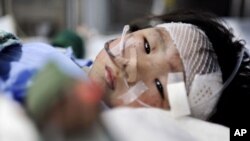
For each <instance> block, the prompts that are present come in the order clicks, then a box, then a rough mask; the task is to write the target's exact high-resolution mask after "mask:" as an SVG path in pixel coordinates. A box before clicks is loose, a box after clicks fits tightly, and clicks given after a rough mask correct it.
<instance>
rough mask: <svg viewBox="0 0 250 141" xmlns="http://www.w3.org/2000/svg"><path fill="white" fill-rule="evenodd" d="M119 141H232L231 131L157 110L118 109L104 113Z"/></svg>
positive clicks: (103, 115)
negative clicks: (174, 116)
mask: <svg viewBox="0 0 250 141" xmlns="http://www.w3.org/2000/svg"><path fill="white" fill-rule="evenodd" d="M102 120H103V122H104V124H105V125H106V127H107V129H108V130H109V132H110V133H111V134H112V136H113V137H114V138H115V140H117V141H166V140H169V141H183V140H185V141H196V140H197V141H229V128H227V127H224V126H221V125H217V124H212V123H209V122H205V121H201V120H198V119H194V118H192V117H182V118H179V119H174V118H172V117H171V114H170V112H168V111H165V110H161V109H155V108H137V109H132V108H117V109H113V110H109V111H105V112H103V113H102Z"/></svg>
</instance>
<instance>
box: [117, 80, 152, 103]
mask: <svg viewBox="0 0 250 141" xmlns="http://www.w3.org/2000/svg"><path fill="white" fill-rule="evenodd" d="M147 89H148V87H147V86H146V85H145V84H144V83H143V81H138V82H137V83H136V84H135V85H134V86H132V87H131V88H129V90H128V91H127V92H126V93H125V94H123V95H121V96H120V97H118V98H119V99H122V100H123V102H124V104H129V103H131V102H133V101H135V100H136V99H137V98H138V97H140V96H141V95H142V94H143V93H144V92H145V91H146V90H147Z"/></svg>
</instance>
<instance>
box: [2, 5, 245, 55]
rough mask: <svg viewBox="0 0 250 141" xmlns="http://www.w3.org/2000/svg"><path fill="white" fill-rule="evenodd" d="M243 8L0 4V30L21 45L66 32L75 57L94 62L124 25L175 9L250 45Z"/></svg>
mask: <svg viewBox="0 0 250 141" xmlns="http://www.w3.org/2000/svg"><path fill="white" fill-rule="evenodd" d="M249 7H250V1H248V0H219V1H218V0H202V1H200V0H101V1H100V0H1V1H0V16H1V18H0V23H1V24H0V29H5V30H7V31H10V32H11V33H14V34H16V35H17V36H18V37H20V38H21V39H22V40H23V41H24V42H30V41H42V42H47V43H54V42H55V44H56V43H57V42H60V41H58V40H59V39H58V38H63V37H62V34H63V33H65V32H67V31H68V30H70V31H72V32H74V33H76V35H78V36H79V37H80V38H81V40H82V48H84V49H83V50H79V51H81V53H79V54H81V55H83V54H84V56H82V57H84V58H88V59H94V58H95V56H96V54H97V53H98V51H99V50H100V49H101V48H102V47H103V44H104V42H105V41H107V40H108V39H111V38H112V37H114V36H116V35H117V34H119V33H120V32H121V30H122V27H123V26H124V25H125V24H127V23H129V22H131V21H134V20H137V19H139V18H142V17H145V16H148V15H160V14H163V13H167V12H171V11H173V10H176V9H177V10H178V9H192V10H203V11H204V10H205V11H210V12H213V13H215V14H216V15H218V16H220V17H223V18H224V19H225V20H226V21H228V24H229V25H230V26H231V27H233V28H234V30H235V32H236V33H237V34H238V35H239V36H242V37H243V38H244V39H246V40H250V35H249V34H250V32H249V30H250V28H249V26H250V24H249V22H250V20H249V16H250V8H249ZM66 30H67V31H66ZM65 34H67V33H65ZM60 35H61V36H60ZM63 35H64V34H63ZM57 44H58V43H57ZM59 44H60V43H59Z"/></svg>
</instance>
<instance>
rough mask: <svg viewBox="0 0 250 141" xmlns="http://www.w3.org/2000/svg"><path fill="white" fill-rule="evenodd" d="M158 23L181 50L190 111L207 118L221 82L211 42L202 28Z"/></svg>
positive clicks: (183, 24)
mask: <svg viewBox="0 0 250 141" xmlns="http://www.w3.org/2000/svg"><path fill="white" fill-rule="evenodd" d="M157 27H163V28H164V29H165V30H166V31H167V32H168V33H169V34H170V36H171V38H172V40H173V42H174V44H175V46H176V48H177V50H178V52H179V54H180V57H181V60H182V62H183V66H184V73H185V82H186V89H187V93H188V100H189V105H190V108H191V115H192V116H194V117H197V118H200V119H207V118H208V117H209V116H210V114H211V113H212V110H213V109H214V106H215V105H216V103H217V101H218V98H219V96H220V93H217V92H216V91H218V90H220V89H221V88H222V86H223V84H222V77H221V70H220V66H219V64H218V61H217V56H216V54H215V52H214V50H213V47H212V44H211V42H210V41H209V39H208V37H207V36H206V34H205V33H204V32H203V31H201V30H200V29H199V28H198V27H196V26H194V25H191V24H185V23H166V24H161V25H158V26H157ZM169 101H172V98H171V99H169ZM170 103H171V102H170ZM201 105H202V106H201Z"/></svg>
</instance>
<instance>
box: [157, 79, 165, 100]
mask: <svg viewBox="0 0 250 141" xmlns="http://www.w3.org/2000/svg"><path fill="white" fill-rule="evenodd" d="M155 86H156V88H157V90H158V91H159V93H160V95H161V98H162V99H164V93H163V87H162V84H161V82H160V81H159V80H158V79H155Z"/></svg>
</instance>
